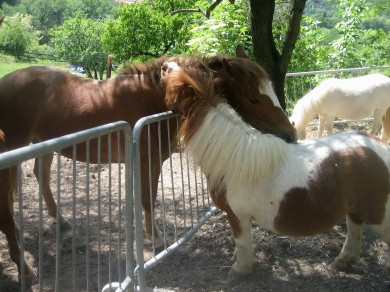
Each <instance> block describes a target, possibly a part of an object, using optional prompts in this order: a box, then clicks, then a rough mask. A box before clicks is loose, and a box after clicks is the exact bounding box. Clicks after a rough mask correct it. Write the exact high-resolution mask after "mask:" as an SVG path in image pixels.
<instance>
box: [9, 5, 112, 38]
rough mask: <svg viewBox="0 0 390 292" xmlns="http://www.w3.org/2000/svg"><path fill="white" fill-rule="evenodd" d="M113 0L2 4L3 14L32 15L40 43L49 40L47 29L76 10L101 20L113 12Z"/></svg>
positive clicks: (56, 24) (58, 23)
mask: <svg viewBox="0 0 390 292" xmlns="http://www.w3.org/2000/svg"><path fill="white" fill-rule="evenodd" d="M114 7H115V4H114V1H108V0H50V1H47V0H20V4H19V5H16V6H10V5H8V4H5V3H4V4H3V13H4V14H5V15H14V14H15V13H23V14H29V15H32V17H33V18H32V20H33V21H32V25H33V26H34V28H35V29H37V30H39V31H41V32H42V38H41V40H40V43H41V44H47V43H49V41H50V33H49V30H50V29H51V28H55V27H57V26H59V25H61V24H62V23H63V22H64V21H65V20H67V19H70V18H73V17H74V16H75V15H76V14H77V13H78V12H81V13H83V14H84V15H85V16H86V17H88V18H91V19H97V20H102V19H105V18H106V17H108V16H110V15H114V12H115V9H114Z"/></svg>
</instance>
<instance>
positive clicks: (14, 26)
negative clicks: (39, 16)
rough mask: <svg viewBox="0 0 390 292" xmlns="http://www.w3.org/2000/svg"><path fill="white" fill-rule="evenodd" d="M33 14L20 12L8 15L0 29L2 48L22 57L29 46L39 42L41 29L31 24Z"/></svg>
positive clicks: (0, 45) (17, 57) (0, 44)
mask: <svg viewBox="0 0 390 292" xmlns="http://www.w3.org/2000/svg"><path fill="white" fill-rule="evenodd" d="M31 19H32V16H31V15H23V14H20V13H17V14H15V15H14V16H11V17H7V18H6V20H5V21H4V22H5V24H6V25H3V27H2V29H1V30H0V48H1V49H3V50H4V51H6V52H9V53H10V54H12V55H14V56H15V57H16V59H21V58H22V57H23V56H24V54H25V52H26V51H27V50H28V48H30V47H33V46H35V45H37V44H38V41H39V31H37V30H35V29H34V28H33V27H32V25H31V21H32V20H31Z"/></svg>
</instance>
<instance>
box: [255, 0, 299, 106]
mask: <svg viewBox="0 0 390 292" xmlns="http://www.w3.org/2000/svg"><path fill="white" fill-rule="evenodd" d="M305 4H306V0H291V2H290V7H289V16H288V21H286V27H287V30H286V31H287V32H286V34H285V37H284V39H282V40H281V49H280V50H278V49H277V46H276V40H275V38H274V35H273V20H274V13H275V0H250V8H251V29H252V31H251V32H252V41H253V53H254V56H255V59H256V61H257V62H258V63H259V64H260V65H262V66H263V67H264V69H265V70H266V71H267V72H268V74H269V75H270V77H271V79H272V81H273V82H274V86H275V92H276V94H277V96H278V98H279V101H280V104H281V106H282V108H284V109H285V108H286V104H285V96H284V81H285V77H286V74H287V70H288V66H289V62H290V60H291V56H292V53H293V50H294V47H295V43H296V41H297V39H298V35H299V30H300V25H301V19H302V15H303V10H304V8H305Z"/></svg>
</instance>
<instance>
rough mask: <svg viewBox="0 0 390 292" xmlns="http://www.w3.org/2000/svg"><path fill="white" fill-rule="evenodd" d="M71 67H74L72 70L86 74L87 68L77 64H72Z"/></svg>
mask: <svg viewBox="0 0 390 292" xmlns="http://www.w3.org/2000/svg"><path fill="white" fill-rule="evenodd" d="M70 69H72V71H75V72H77V73H81V74H85V69H84V68H83V67H79V66H76V65H70Z"/></svg>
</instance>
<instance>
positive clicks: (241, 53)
mask: <svg viewBox="0 0 390 292" xmlns="http://www.w3.org/2000/svg"><path fill="white" fill-rule="evenodd" d="M236 56H237V57H240V58H246V59H249V57H248V55H247V54H246V52H245V50H244V48H243V47H242V46H241V45H237V47H236Z"/></svg>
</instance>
